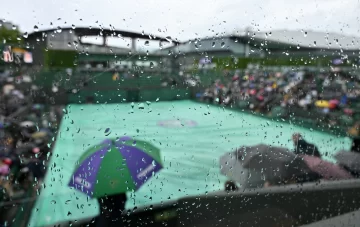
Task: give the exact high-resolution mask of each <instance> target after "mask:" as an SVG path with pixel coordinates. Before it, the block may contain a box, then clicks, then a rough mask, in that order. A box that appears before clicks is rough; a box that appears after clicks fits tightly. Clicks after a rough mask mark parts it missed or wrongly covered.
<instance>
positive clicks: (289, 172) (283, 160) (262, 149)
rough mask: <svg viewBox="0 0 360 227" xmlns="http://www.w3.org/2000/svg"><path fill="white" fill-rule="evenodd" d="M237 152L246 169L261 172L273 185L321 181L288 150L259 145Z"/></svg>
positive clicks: (242, 148)
mask: <svg viewBox="0 0 360 227" xmlns="http://www.w3.org/2000/svg"><path fill="white" fill-rule="evenodd" d="M236 152H237V155H238V159H239V160H240V162H241V163H242V165H243V166H244V167H245V168H248V169H256V170H258V171H260V172H261V173H262V174H263V175H264V176H265V179H266V180H267V181H270V182H271V183H279V182H283V181H296V182H305V181H312V180H317V179H319V176H318V175H317V174H316V173H314V172H313V171H311V170H310V169H309V167H308V166H307V165H306V164H305V163H304V161H303V160H301V158H299V157H298V156H296V155H295V154H294V153H292V152H289V151H288V150H287V149H286V148H282V147H274V146H268V145H265V144H259V145H256V146H251V147H241V148H240V149H238V150H237V151H236Z"/></svg>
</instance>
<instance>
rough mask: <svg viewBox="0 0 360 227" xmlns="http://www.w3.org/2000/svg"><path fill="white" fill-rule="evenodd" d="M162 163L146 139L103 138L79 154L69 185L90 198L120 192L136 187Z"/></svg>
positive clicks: (149, 176) (156, 150)
mask: <svg viewBox="0 0 360 227" xmlns="http://www.w3.org/2000/svg"><path fill="white" fill-rule="evenodd" d="M162 167H163V165H162V162H161V157H160V149H159V148H157V147H155V146H154V145H152V144H151V143H149V142H146V141H141V140H133V139H131V138H130V137H122V138H120V139H118V140H104V141H103V142H102V143H101V144H99V145H96V146H94V147H91V148H90V149H88V150H87V151H86V152H85V153H84V154H83V155H82V156H81V157H80V159H79V161H78V164H77V165H76V168H75V171H74V173H73V175H72V177H71V180H70V182H69V186H70V187H73V188H75V189H77V190H79V191H81V192H83V193H85V194H87V195H88V196H90V197H93V198H98V197H102V196H104V195H111V194H118V193H123V192H127V191H131V190H137V189H139V188H140V187H141V186H142V185H143V184H144V183H145V182H146V181H148V180H149V179H150V178H151V177H152V176H153V175H154V174H155V173H156V172H158V171H160V170H161V169H162Z"/></svg>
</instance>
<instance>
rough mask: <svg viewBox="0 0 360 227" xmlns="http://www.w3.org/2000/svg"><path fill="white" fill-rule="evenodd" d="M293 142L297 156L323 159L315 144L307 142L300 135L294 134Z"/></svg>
mask: <svg viewBox="0 0 360 227" xmlns="http://www.w3.org/2000/svg"><path fill="white" fill-rule="evenodd" d="M292 141H293V142H294V146H295V154H302V155H312V156H315V157H319V158H321V154H320V152H319V150H318V148H317V147H316V146H315V145H314V144H311V143H309V142H307V141H305V140H304V138H303V137H302V135H301V134H300V133H294V134H293V135H292Z"/></svg>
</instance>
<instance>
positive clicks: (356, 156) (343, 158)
mask: <svg viewBox="0 0 360 227" xmlns="http://www.w3.org/2000/svg"><path fill="white" fill-rule="evenodd" d="M335 159H336V161H337V162H338V163H339V164H340V165H342V166H343V167H345V168H346V169H347V170H349V171H350V172H352V173H353V174H357V175H359V174H360V153H356V152H350V151H345V150H341V151H339V152H338V153H337V154H336V155H335Z"/></svg>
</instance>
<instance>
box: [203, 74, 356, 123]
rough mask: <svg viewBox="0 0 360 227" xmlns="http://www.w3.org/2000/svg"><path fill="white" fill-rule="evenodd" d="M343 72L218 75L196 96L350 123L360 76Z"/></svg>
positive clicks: (268, 111) (263, 110) (270, 112)
mask: <svg viewBox="0 0 360 227" xmlns="http://www.w3.org/2000/svg"><path fill="white" fill-rule="evenodd" d="M356 76H357V75H351V74H349V73H345V72H310V71H289V72H265V71H256V72H245V73H241V72H240V71H235V72H234V73H231V74H230V73H228V75H225V76H223V75H222V76H219V78H218V79H216V80H215V81H213V83H212V84H211V86H209V87H207V88H206V89H205V90H204V91H203V92H202V93H201V94H200V95H198V97H199V98H200V99H201V100H202V101H205V102H208V103H216V104H220V105H224V106H232V107H238V108H241V109H249V110H252V111H255V112H261V113H264V114H268V115H271V116H273V117H286V116H289V115H295V116H300V117H304V118H309V113H310V114H311V115H312V117H311V118H314V119H317V120H319V121H322V122H324V121H326V123H328V124H330V125H336V124H339V123H340V124H344V125H348V126H349V125H353V124H354V123H355V122H356V121H357V120H359V119H360V80H359V78H358V77H356Z"/></svg>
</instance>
